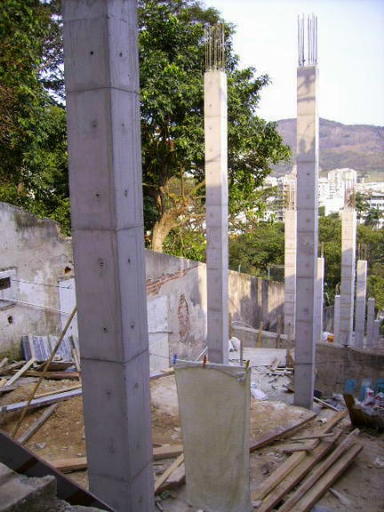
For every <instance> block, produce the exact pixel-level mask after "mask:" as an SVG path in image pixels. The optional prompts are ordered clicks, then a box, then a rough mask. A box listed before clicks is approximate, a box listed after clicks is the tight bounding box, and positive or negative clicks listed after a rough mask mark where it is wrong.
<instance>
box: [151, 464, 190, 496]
mask: <svg viewBox="0 0 384 512" xmlns="http://www.w3.org/2000/svg"><path fill="white" fill-rule="evenodd" d="M184 483H185V465H184V464H180V466H179V467H178V468H177V469H175V471H174V472H173V473H172V475H171V476H169V477H168V479H167V480H166V481H165V482H164V483H163V485H161V486H160V487H159V489H158V491H157V492H158V494H160V493H162V492H163V491H166V490H170V489H176V488H177V487H180V485H183V484H184Z"/></svg>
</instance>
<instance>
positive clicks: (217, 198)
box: [204, 26, 228, 363]
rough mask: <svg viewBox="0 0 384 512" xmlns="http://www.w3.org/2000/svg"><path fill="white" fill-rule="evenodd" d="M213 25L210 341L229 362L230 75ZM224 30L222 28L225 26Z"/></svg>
mask: <svg viewBox="0 0 384 512" xmlns="http://www.w3.org/2000/svg"><path fill="white" fill-rule="evenodd" d="M220 29H221V28H220V26H219V27H213V28H212V31H213V32H212V33H211V34H210V37H212V39H213V41H212V45H211V46H209V48H208V51H209V50H212V48H214V47H215V45H216V44H217V46H218V48H217V49H218V53H216V54H214V55H213V56H212V60H210V61H209V62H208V63H207V67H208V70H207V71H206V73H205V75H204V134H205V184H206V229H207V342H208V358H209V360H210V361H212V362H215V363H227V362H228V177H227V76H226V74H225V72H224V71H223V70H222V69H223V62H222V60H221V61H217V60H216V57H217V55H218V54H220V52H221V51H223V47H222V46H221V44H220V43H221V40H220V41H218V39H217V33H216V32H215V30H220ZM221 30H222V29H221Z"/></svg>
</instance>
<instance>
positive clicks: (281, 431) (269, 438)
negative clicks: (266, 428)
mask: <svg viewBox="0 0 384 512" xmlns="http://www.w3.org/2000/svg"><path fill="white" fill-rule="evenodd" d="M315 417H316V414H315V413H312V414H308V416H307V417H306V418H304V419H303V420H300V421H298V422H297V423H294V424H293V425H289V426H288V427H279V428H277V429H276V430H273V431H272V432H269V433H268V434H266V435H265V436H263V437H262V438H260V439H256V440H255V441H251V443H250V446H249V451H250V452H253V451H255V450H257V449H259V448H262V447H263V446H266V445H268V444H271V443H273V441H276V439H279V438H280V437H283V436H286V435H287V434H289V433H292V432H294V431H296V430H297V429H299V428H300V427H302V426H303V425H305V424H306V423H308V422H309V421H311V420H313V418H315Z"/></svg>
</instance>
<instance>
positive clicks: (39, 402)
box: [0, 389, 82, 413]
mask: <svg viewBox="0 0 384 512" xmlns="http://www.w3.org/2000/svg"><path fill="white" fill-rule="evenodd" d="M81 393H82V390H81V389H74V390H72V391H65V392H63V393H61V392H60V391H58V392H57V393H55V394H54V395H49V396H43V397H41V398H34V399H33V400H32V401H31V403H30V405H29V408H30V409H34V408H36V407H43V406H45V405H50V404H54V403H56V402H60V401H62V400H69V399H70V398H74V397H75V396H80V395H81ZM27 404H28V400H24V401H23V402H16V403H14V404H9V405H3V406H1V407H0V413H6V412H15V411H18V410H20V409H23V408H24V407H25V406H26V405H27Z"/></svg>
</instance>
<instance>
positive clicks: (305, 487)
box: [280, 429, 359, 512]
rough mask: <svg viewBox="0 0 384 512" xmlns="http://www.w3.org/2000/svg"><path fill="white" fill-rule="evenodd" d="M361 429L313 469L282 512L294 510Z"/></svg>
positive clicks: (283, 507)
mask: <svg viewBox="0 0 384 512" xmlns="http://www.w3.org/2000/svg"><path fill="white" fill-rule="evenodd" d="M358 433H359V431H358V430H357V429H356V430H354V431H353V432H351V433H350V434H349V435H348V436H347V437H346V438H345V439H344V441H342V442H341V443H340V444H339V445H338V446H337V447H336V449H335V450H334V451H333V452H332V453H331V454H330V455H329V456H328V457H327V458H326V459H325V460H324V461H323V462H321V463H320V464H319V465H318V466H317V467H316V468H315V469H314V471H312V473H311V474H310V475H308V476H307V478H305V480H304V481H303V482H302V483H301V484H300V486H299V487H298V488H297V490H296V491H295V492H294V493H293V494H292V496H290V498H289V499H288V501H286V502H285V503H284V505H283V506H282V507H281V508H280V512H289V511H290V510H294V509H295V507H296V504H297V503H298V501H299V500H300V499H301V497H302V496H303V495H304V494H305V493H306V492H307V491H309V490H310V489H311V488H312V487H313V486H314V485H315V484H316V482H317V481H318V480H319V479H320V478H321V477H322V476H323V474H324V473H325V472H326V471H327V470H328V469H329V468H331V467H332V466H333V465H334V464H335V463H336V462H337V460H338V459H339V458H340V457H341V456H342V455H343V453H345V451H347V450H348V449H349V447H350V446H351V444H352V443H353V442H354V440H355V438H356V436H357V435H358Z"/></svg>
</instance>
